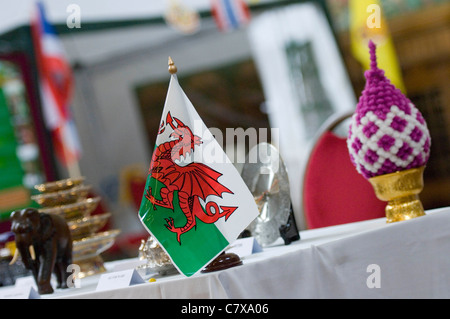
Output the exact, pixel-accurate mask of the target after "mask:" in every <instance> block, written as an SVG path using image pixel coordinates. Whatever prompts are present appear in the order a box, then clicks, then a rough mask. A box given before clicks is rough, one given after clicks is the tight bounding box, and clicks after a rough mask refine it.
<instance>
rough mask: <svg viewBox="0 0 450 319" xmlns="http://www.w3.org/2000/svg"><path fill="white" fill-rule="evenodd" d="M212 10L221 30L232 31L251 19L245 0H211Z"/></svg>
mask: <svg viewBox="0 0 450 319" xmlns="http://www.w3.org/2000/svg"><path fill="white" fill-rule="evenodd" d="M211 1H212V2H211V12H212V15H213V17H214V19H215V21H216V24H217V27H218V28H219V30H220V31H231V30H235V29H238V28H239V27H241V26H242V25H246V24H247V23H248V22H249V21H250V10H249V8H248V6H247V4H246V3H245V1H244V0H211Z"/></svg>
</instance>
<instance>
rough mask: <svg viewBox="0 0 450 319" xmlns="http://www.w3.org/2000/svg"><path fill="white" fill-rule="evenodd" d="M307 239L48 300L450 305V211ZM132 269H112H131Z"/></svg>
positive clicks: (318, 232)
mask: <svg viewBox="0 0 450 319" xmlns="http://www.w3.org/2000/svg"><path fill="white" fill-rule="evenodd" d="M300 236H301V240H300V241H297V242H293V243H291V244H290V245H287V246H286V245H284V244H283V242H282V241H281V239H280V241H279V242H278V243H276V244H275V245H273V246H271V247H265V248H264V250H263V252H260V253H256V254H252V255H250V256H247V257H245V258H243V265H241V266H237V267H234V268H229V269H227V270H223V271H219V272H213V273H208V274H198V275H195V276H193V277H190V278H187V277H184V276H182V275H172V276H166V277H160V278H157V280H156V282H145V283H143V284H138V285H134V286H130V287H125V288H120V289H111V290H106V291H96V287H97V282H98V279H99V276H100V275H96V276H92V277H87V278H84V279H82V280H81V288H71V289H65V290H57V291H56V292H55V293H54V294H52V295H44V296H42V298H89V299H93V298H150V299H155V298H188V299H194V298H265V299H267V298H269V299H277V298H450V254H449V252H450V207H447V208H442V209H435V210H431V211H427V216H423V217H420V218H416V219H412V220H409V221H404V222H398V223H393V224H386V221H385V218H381V219H375V220H369V221H364V222H357V223H351V224H346V225H339V226H333V227H327V228H320V229H314V230H306V231H302V232H301V233H300ZM132 262H133V260H125V261H117V262H113V263H107V264H106V267H107V269H108V271H113V270H114V269H117V268H116V267H121V269H124V268H126V267H127V265H132ZM130 267H131V266H130Z"/></svg>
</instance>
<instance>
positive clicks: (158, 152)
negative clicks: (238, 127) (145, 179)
mask: <svg viewBox="0 0 450 319" xmlns="http://www.w3.org/2000/svg"><path fill="white" fill-rule="evenodd" d="M174 122H175V123H174ZM175 124H176V125H175ZM167 125H170V127H171V128H172V129H173V132H172V133H171V134H170V138H171V141H168V142H165V143H162V144H160V145H158V147H157V148H156V149H155V151H154V152H153V155H152V161H151V166H150V169H149V174H151V177H153V178H154V179H156V180H158V181H159V182H161V183H163V184H164V185H165V187H163V188H161V190H160V197H161V199H160V200H159V199H156V198H155V197H154V196H153V194H152V189H151V187H148V188H147V190H146V192H145V198H147V199H148V200H149V201H150V202H151V203H152V204H153V209H156V207H155V206H160V207H165V208H169V209H172V210H173V209H174V207H173V198H174V194H175V192H177V194H178V200H179V204H180V208H181V210H182V211H183V213H184V215H185V216H186V224H185V225H183V226H181V227H177V226H175V224H174V220H173V218H172V217H169V218H165V221H166V223H167V224H166V225H165V226H166V228H167V229H168V230H170V231H171V232H173V233H175V234H177V240H178V242H179V243H180V245H181V240H180V236H181V235H182V234H184V233H186V232H188V231H190V230H191V229H193V228H195V227H196V225H197V221H196V218H198V219H199V220H201V221H202V222H204V223H207V224H211V223H215V222H216V221H217V220H218V219H219V218H222V217H225V220H227V219H228V218H229V217H230V216H231V214H233V212H234V211H235V210H236V209H237V207H228V206H220V207H219V205H217V203H215V202H214V201H209V202H207V203H206V206H205V208H204V209H203V207H202V205H201V203H200V200H199V199H202V200H203V201H206V198H207V197H208V196H209V195H214V196H219V197H222V194H223V193H230V194H233V192H232V191H230V190H229V189H228V188H226V187H225V186H224V185H222V184H221V183H220V182H219V181H218V179H219V177H220V176H222V174H221V173H219V172H217V171H215V170H213V169H212V168H210V167H208V166H207V165H205V164H203V163H196V162H192V163H189V164H187V165H179V164H177V163H176V162H175V161H177V160H180V159H181V156H183V157H185V156H187V155H188V154H191V155H193V154H192V152H193V151H194V147H195V146H197V145H200V144H202V143H203V142H202V140H201V138H200V137H199V136H196V135H194V134H193V133H192V131H191V129H190V128H189V127H188V126H186V125H184V123H183V122H182V121H180V120H179V119H177V118H172V116H171V115H170V112H169V113H168V114H167V117H166V124H165V125H164V121H163V122H162V123H161V126H160V128H159V133H158V134H161V133H162V132H164V130H165V128H166V126H167Z"/></svg>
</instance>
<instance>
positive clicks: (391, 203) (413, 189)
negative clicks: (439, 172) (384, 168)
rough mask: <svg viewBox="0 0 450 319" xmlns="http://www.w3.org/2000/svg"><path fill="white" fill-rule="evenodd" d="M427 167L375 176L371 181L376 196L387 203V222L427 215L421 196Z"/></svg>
mask: <svg viewBox="0 0 450 319" xmlns="http://www.w3.org/2000/svg"><path fill="white" fill-rule="evenodd" d="M424 169H425V166H422V167H418V168H411V169H408V170H404V171H398V172H395V173H391V174H385V175H380V176H375V177H372V178H370V179H369V182H370V183H371V184H372V187H373V188H374V191H375V195H376V196H377V197H378V199H380V200H382V201H387V205H386V209H385V211H386V222H387V223H393V222H398V221H402V220H408V219H412V218H416V217H420V216H424V215H425V211H424V208H423V205H422V202H421V201H420V198H419V194H420V192H421V191H422V189H423V187H424V182H423V172H424Z"/></svg>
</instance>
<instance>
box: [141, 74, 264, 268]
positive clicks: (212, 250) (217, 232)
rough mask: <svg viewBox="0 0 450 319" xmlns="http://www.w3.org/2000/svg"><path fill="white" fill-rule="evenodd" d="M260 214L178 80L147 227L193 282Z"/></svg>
mask: <svg viewBox="0 0 450 319" xmlns="http://www.w3.org/2000/svg"><path fill="white" fill-rule="evenodd" d="M258 214H259V211H258V208H257V207H256V203H255V200H254V198H253V196H252V194H251V193H250V191H249V189H248V188H247V186H246V184H245V182H244V181H243V180H242V178H241V176H240V174H239V172H238V171H237V170H236V169H235V167H234V165H233V164H232V163H231V161H230V160H229V159H228V157H227V156H226V154H225V153H224V151H223V149H222V148H221V147H220V145H219V144H218V142H217V141H216V140H215V139H214V137H213V135H212V134H211V132H210V131H209V130H208V128H207V127H206V126H205V124H204V123H203V121H202V120H201V118H200V116H199V115H198V113H197V112H196V110H195V109H194V106H193V105H192V103H191V102H190V100H189V99H188V97H187V96H186V95H185V93H184V92H183V90H182V88H181V87H180V85H179V83H178V79H177V76H176V75H175V74H172V76H171V79H170V83H169V88H168V92H167V96H166V101H165V105H164V110H163V113H162V118H161V122H160V127H159V132H158V135H157V138H156V146H155V150H154V152H153V155H152V159H151V163H150V168H149V171H148V176H147V182H146V186H145V190H144V194H143V197H142V202H141V206H140V209H139V218H140V220H141V221H142V223H143V225H144V226H145V227H146V229H147V230H148V231H149V232H150V234H151V236H153V237H154V238H155V239H156V240H157V241H158V242H159V244H160V245H161V247H162V248H163V249H164V250H165V251H166V252H167V254H168V255H169V257H170V258H171V260H172V262H173V264H174V266H175V267H176V268H177V269H178V270H179V271H180V272H181V273H182V274H184V275H186V276H191V275H193V274H195V273H197V272H198V271H200V270H201V269H202V268H203V267H205V266H206V265H208V264H209V263H210V262H211V261H212V260H213V259H214V258H215V257H217V256H218V255H219V254H220V253H221V252H222V251H223V250H224V249H225V248H226V247H227V246H228V245H229V244H230V243H232V242H233V241H234V240H236V239H237V237H238V236H239V234H240V233H241V232H242V231H243V230H244V229H245V228H246V227H247V226H248V225H249V224H250V223H251V222H252V221H253V220H254V219H255V218H256V217H257V216H258Z"/></svg>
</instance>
